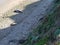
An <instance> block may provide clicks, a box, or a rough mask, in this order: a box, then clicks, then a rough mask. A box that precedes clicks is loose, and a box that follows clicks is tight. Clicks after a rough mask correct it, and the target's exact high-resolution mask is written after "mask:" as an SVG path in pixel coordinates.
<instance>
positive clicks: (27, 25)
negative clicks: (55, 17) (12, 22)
mask: <svg viewBox="0 0 60 45" xmlns="http://www.w3.org/2000/svg"><path fill="white" fill-rule="evenodd" d="M53 2H54V0H42V1H41V2H40V4H39V5H38V6H37V8H36V9H35V10H34V11H33V12H32V13H31V14H30V15H29V16H28V17H27V18H26V19H24V21H23V22H22V23H21V24H19V25H16V26H15V27H14V28H13V31H12V32H11V33H10V34H9V35H8V36H6V37H5V38H3V39H2V40H1V41H0V45H18V40H21V39H26V38H27V36H28V35H29V33H30V32H31V31H32V29H33V27H34V26H35V25H36V24H37V23H38V22H39V20H40V19H41V18H43V17H44V16H46V15H47V14H48V12H50V9H51V8H52V6H53V5H54V3H53ZM11 40H16V41H15V42H14V41H12V42H10V41H11Z"/></svg>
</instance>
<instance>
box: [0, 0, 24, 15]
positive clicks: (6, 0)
mask: <svg viewBox="0 0 60 45" xmlns="http://www.w3.org/2000/svg"><path fill="white" fill-rule="evenodd" d="M23 1H24V0H2V1H0V16H2V14H4V13H5V12H7V11H8V10H10V9H12V8H13V7H14V6H16V5H18V4H20V3H22V2H23Z"/></svg>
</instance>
